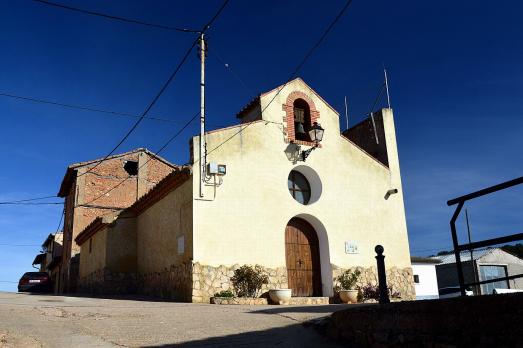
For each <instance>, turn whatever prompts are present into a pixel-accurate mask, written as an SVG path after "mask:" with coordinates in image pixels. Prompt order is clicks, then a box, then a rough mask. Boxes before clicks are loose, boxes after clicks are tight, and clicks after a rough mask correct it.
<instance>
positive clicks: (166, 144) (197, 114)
mask: <svg viewBox="0 0 523 348" xmlns="http://www.w3.org/2000/svg"><path fill="white" fill-rule="evenodd" d="M199 116H200V112H199V111H198V113H196V114H195V115H194V116H193V117H192V118H191V119H190V120H189V121H187V122H186V123H185V125H184V126H183V127H182V128H181V129H180V130H178V132H176V133H175V134H174V135H173V136H171V137H170V138H169V139H168V140H167V142H165V144H163V145H162V147H160V149H158V151H156V152H155V154H156V155H158V154H160V153H161V152H162V151H163V150H164V149H165V148H166V147H167V146H168V145H169V144H170V143H171V142H172V141H173V140H174V139H176V138H177V137H178V136H179V135H180V134H181V133H182V132H183V131H184V130H185V129H186V128H187V127H188V126H189V125H190V124H191V123H192V121H194V120H195V119H196V118H197V117H199ZM151 159H152V157H149V159H148V160H147V161H145V162H144V163H143V164H142V165H141V166H140V167H138V171H139V170H140V169H141V168H142V167H143V166H145V165H146V164H147V163H148V162H149V161H150V160H151ZM130 178H132V175H129V176H127V177H126V178H124V179H123V180H122V181H120V182H119V183H118V184H116V185H115V186H113V187H111V188H110V189H109V190H107V191H105V192H102V193H101V194H100V195H98V196H96V197H95V198H93V199H92V200H90V201H89V202H87V203H82V204H79V205H78V206H79V207H85V206H88V205H90V204H91V203H93V202H94V201H96V200H98V199H100V198H101V197H103V196H105V195H106V194H108V193H110V192H112V191H113V190H115V189H116V188H118V187H119V186H121V185H122V184H123V183H124V182H125V181H127V180H128V179H130Z"/></svg>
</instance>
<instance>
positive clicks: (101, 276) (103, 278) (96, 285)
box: [78, 268, 138, 295]
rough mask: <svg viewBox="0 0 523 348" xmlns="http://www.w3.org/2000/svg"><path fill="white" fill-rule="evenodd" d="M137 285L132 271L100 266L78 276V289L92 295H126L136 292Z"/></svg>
mask: <svg viewBox="0 0 523 348" xmlns="http://www.w3.org/2000/svg"><path fill="white" fill-rule="evenodd" d="M137 285H138V283H137V276H136V274H134V273H123V272H112V271H111V270H109V269H107V268H102V269H99V270H96V271H94V272H92V273H90V274H89V275H87V276H85V277H82V278H80V279H79V281H78V291H79V292H80V293H87V294H94V295H102V294H104V295H127V294H136V293H137V290H138V286H137Z"/></svg>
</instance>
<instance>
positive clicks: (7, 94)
mask: <svg viewBox="0 0 523 348" xmlns="http://www.w3.org/2000/svg"><path fill="white" fill-rule="evenodd" d="M0 96H2V97H8V98H13V99H19V100H25V101H30V102H34V103H41V104H49V105H55V106H61V107H65V108H71V109H78V110H84V111H92V112H99V113H104V114H108V115H113V116H127V117H134V118H140V116H139V115H133V114H129V113H125V112H118V111H110V110H104V109H96V108H91V107H88V106H81V105H74V104H66V103H59V102H54V101H50V100H44V99H37V98H32V97H24V96H20V95H15V94H10V93H2V92H0ZM144 118H146V119H148V120H154V121H163V122H173V123H177V121H174V120H170V119H166V118H160V117H153V116H148V117H147V116H146V117H144Z"/></svg>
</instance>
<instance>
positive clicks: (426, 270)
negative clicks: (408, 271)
mask: <svg viewBox="0 0 523 348" xmlns="http://www.w3.org/2000/svg"><path fill="white" fill-rule="evenodd" d="M412 271H413V273H414V277H415V279H416V278H418V280H419V282H417V283H416V282H414V288H415V290H416V300H426V299H431V298H438V296H439V295H438V277H437V276H436V265H435V264H427V263H415V262H413V263H412ZM416 276H417V277H416Z"/></svg>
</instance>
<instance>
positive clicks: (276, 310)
mask: <svg viewBox="0 0 523 348" xmlns="http://www.w3.org/2000/svg"><path fill="white" fill-rule="evenodd" d="M353 306H358V305H347V304H329V305H319V306H311V305H306V306H278V305H275V306H274V307H273V308H264V309H259V310H252V311H251V312H250V313H253V314H281V313H327V314H330V313H332V312H337V311H340V310H342V309H346V308H350V307H353Z"/></svg>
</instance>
